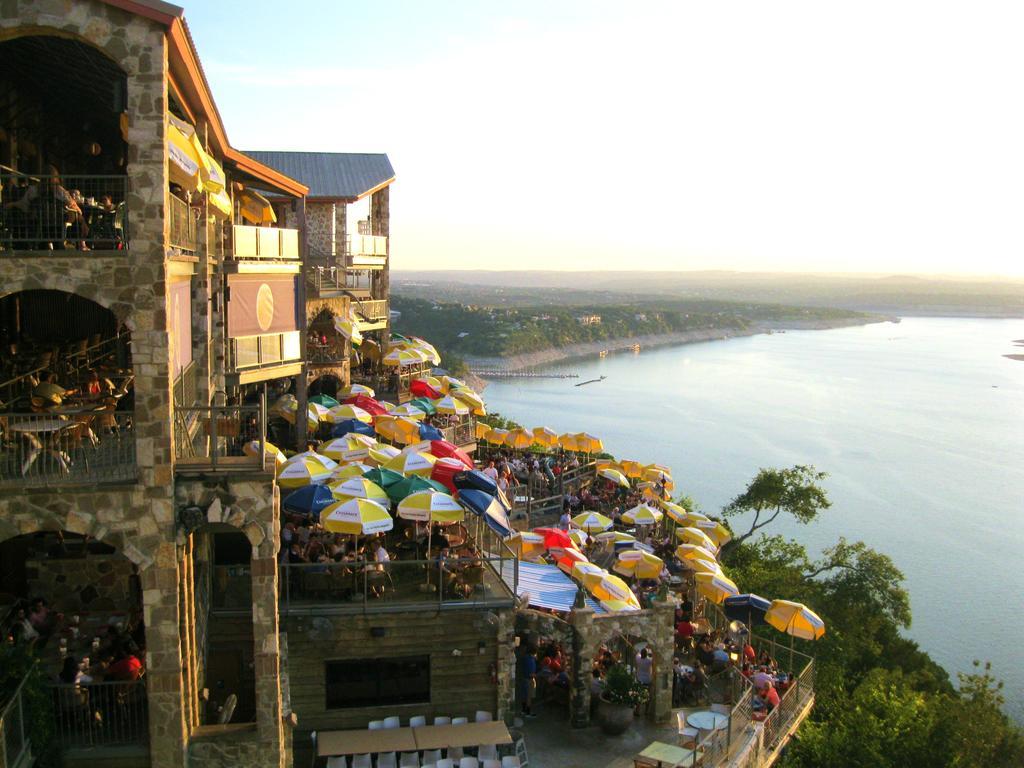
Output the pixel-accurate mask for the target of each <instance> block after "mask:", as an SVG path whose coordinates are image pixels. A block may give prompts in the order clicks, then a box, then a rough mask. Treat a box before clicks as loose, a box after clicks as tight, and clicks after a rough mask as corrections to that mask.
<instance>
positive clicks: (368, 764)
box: [352, 755, 373, 768]
mask: <svg viewBox="0 0 1024 768" xmlns="http://www.w3.org/2000/svg"><path fill="white" fill-rule="evenodd" d="M352 768H373V762H372V761H371V760H370V756H369V755H352Z"/></svg>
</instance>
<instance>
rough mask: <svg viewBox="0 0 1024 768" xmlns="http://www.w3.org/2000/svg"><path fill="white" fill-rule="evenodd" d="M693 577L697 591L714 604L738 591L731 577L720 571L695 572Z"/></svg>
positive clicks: (733, 595) (736, 593)
mask: <svg viewBox="0 0 1024 768" xmlns="http://www.w3.org/2000/svg"><path fill="white" fill-rule="evenodd" d="M693 578H694V581H695V582H696V583H697V591H698V592H700V593H701V594H702V595H704V597H706V598H707V599H708V600H710V601H711V602H713V603H715V604H720V603H721V602H722V601H723V600H725V598H727V597H736V595H738V594H739V593H740V591H739V589H738V588H737V586H736V585H735V584H734V583H733V582H732V579H729V578H728V577H726V576H724V575H722V574H720V573H696V574H694V577H693Z"/></svg>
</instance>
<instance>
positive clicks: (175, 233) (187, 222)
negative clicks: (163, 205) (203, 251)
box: [167, 195, 197, 254]
mask: <svg viewBox="0 0 1024 768" xmlns="http://www.w3.org/2000/svg"><path fill="white" fill-rule="evenodd" d="M167 215H168V218H169V219H170V225H171V226H170V241H169V242H170V245H171V247H172V248H177V249H178V250H180V251H182V252H184V253H189V254H192V253H195V251H196V229H197V227H196V224H197V222H196V218H195V216H194V215H193V214H192V209H191V208H189V207H188V203H186V202H185V201H184V200H182V199H181V198H180V197H177V196H175V195H168V207H167Z"/></svg>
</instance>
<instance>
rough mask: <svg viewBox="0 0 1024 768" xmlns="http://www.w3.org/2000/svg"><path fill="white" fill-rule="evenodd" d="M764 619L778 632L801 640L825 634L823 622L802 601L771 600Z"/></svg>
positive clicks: (817, 637)
mask: <svg viewBox="0 0 1024 768" xmlns="http://www.w3.org/2000/svg"><path fill="white" fill-rule="evenodd" d="M764 620H765V621H767V622H768V623H769V624H771V625H772V626H773V627H775V628H776V629H777V630H779V631H780V632H785V633H786V634H787V635H791V636H792V637H798V638H800V639H801V640H817V639H819V638H821V637H823V636H824V635H825V622H824V621H822V620H821V617H820V616H818V614H816V613H815V612H814V611H812V610H811V609H810V608H808V607H807V606H806V605H804V604H803V603H794V602H792V601H791V600H772V603H771V605H769V606H768V612H767V613H765V615H764Z"/></svg>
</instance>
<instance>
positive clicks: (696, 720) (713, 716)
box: [686, 709, 729, 731]
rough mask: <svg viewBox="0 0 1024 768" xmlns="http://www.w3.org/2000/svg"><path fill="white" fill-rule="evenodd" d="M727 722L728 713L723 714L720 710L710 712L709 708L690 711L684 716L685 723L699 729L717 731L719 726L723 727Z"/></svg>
mask: <svg viewBox="0 0 1024 768" xmlns="http://www.w3.org/2000/svg"><path fill="white" fill-rule="evenodd" d="M728 723H729V716H728V715H723V714H722V713H721V712H712V711H711V710H710V709H705V710H702V711H700V712H691V713H690V714H688V715H687V716H686V724H687V725H692V726H693V727H694V728H697V729H698V730H701V731H717V730H718V729H719V728H725V726H726V725H727V724H728Z"/></svg>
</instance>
